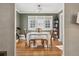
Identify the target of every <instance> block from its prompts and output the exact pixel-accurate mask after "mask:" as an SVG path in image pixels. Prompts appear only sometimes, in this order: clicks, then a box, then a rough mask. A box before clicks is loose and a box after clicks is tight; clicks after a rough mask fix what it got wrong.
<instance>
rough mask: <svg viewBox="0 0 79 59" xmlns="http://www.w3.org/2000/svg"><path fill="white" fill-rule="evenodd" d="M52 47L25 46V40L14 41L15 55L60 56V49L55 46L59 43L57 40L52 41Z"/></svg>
mask: <svg viewBox="0 0 79 59" xmlns="http://www.w3.org/2000/svg"><path fill="white" fill-rule="evenodd" d="M52 42H53V44H52V48H28V47H25V41H24V40H21V41H20V42H19V43H17V42H16V55H17V56H61V55H62V51H61V50H60V49H59V48H57V47H56V45H61V42H59V41H58V40H55V41H52Z"/></svg>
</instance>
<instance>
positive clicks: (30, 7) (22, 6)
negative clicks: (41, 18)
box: [16, 3, 63, 13]
mask: <svg viewBox="0 0 79 59" xmlns="http://www.w3.org/2000/svg"><path fill="white" fill-rule="evenodd" d="M38 5H40V8H41V10H40V12H39V11H38V10H39V9H38ZM16 10H17V11H18V12H19V13H58V12H60V11H61V10H63V3H16Z"/></svg>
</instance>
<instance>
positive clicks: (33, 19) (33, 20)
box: [28, 16, 53, 30]
mask: <svg viewBox="0 0 79 59" xmlns="http://www.w3.org/2000/svg"><path fill="white" fill-rule="evenodd" d="M52 20H53V16H28V30H36V29H37V28H41V29H42V30H51V29H52Z"/></svg>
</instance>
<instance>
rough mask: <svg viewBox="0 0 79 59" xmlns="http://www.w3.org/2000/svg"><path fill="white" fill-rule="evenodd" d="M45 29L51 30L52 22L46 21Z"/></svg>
mask: <svg viewBox="0 0 79 59" xmlns="http://www.w3.org/2000/svg"><path fill="white" fill-rule="evenodd" d="M45 28H50V21H49V20H46V21H45Z"/></svg>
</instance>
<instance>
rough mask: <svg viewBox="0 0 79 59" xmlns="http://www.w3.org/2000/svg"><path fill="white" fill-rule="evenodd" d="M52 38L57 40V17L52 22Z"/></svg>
mask: <svg viewBox="0 0 79 59" xmlns="http://www.w3.org/2000/svg"><path fill="white" fill-rule="evenodd" d="M53 38H54V39H58V38H59V19H58V17H57V16H56V17H55V19H54V20H53Z"/></svg>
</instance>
